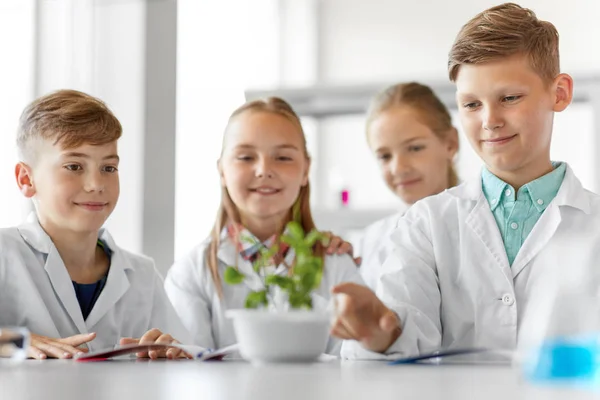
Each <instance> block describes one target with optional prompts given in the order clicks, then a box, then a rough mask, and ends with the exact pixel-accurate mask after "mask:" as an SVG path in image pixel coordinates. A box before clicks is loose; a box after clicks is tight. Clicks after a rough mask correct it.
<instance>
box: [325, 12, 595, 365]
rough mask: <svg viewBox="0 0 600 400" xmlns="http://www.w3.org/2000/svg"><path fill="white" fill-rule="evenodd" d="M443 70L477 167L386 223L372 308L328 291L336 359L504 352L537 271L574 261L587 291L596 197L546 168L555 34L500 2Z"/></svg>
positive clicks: (553, 165)
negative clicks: (336, 304) (334, 300)
mask: <svg viewBox="0 0 600 400" xmlns="http://www.w3.org/2000/svg"><path fill="white" fill-rule="evenodd" d="M448 69H449V75H450V79H451V80H452V81H454V82H455V83H456V88H457V93H456V98H457V104H458V109H459V116H460V119H461V123H462V125H463V128H464V130H465V133H466V135H467V137H468V139H469V141H470V143H471V146H472V147H473V148H474V150H475V151H476V152H477V154H478V155H479V157H480V158H481V159H482V160H483V161H484V163H485V168H483V170H482V174H481V176H479V177H478V178H477V179H474V180H473V181H470V182H466V183H464V184H462V185H460V186H458V187H456V188H453V189H450V190H447V191H445V192H443V193H441V194H439V195H436V196H432V197H429V198H427V199H424V200H422V201H420V202H418V203H416V204H415V205H413V206H412V207H411V209H410V210H409V211H408V212H407V214H406V215H405V216H404V217H403V218H402V219H400V220H399V222H398V227H397V229H396V231H395V232H394V234H393V235H392V237H391V240H392V242H393V244H394V246H395V250H394V252H393V254H392V255H391V256H390V257H389V258H388V259H387V261H386V262H385V263H384V266H383V273H382V275H381V277H380V280H379V284H378V288H377V294H378V296H379V298H378V297H376V296H375V295H374V294H373V293H371V292H369V291H368V290H365V289H363V288H360V287H357V286H354V285H351V284H347V285H340V286H338V287H337V288H335V289H334V292H337V293H341V294H343V295H342V300H341V301H340V309H339V312H340V314H339V316H338V318H337V320H336V321H335V323H334V326H333V328H332V329H333V332H334V334H336V335H337V336H339V337H342V338H344V339H351V340H350V341H347V342H345V343H344V347H343V350H342V354H343V356H345V357H348V358H380V357H390V358H392V357H400V356H410V355H417V354H420V353H424V352H428V351H431V350H436V349H439V348H440V347H443V348H464V347H485V348H496V349H513V348H514V347H515V346H516V344H517V337H518V332H519V328H520V326H521V324H522V322H523V315H524V310H526V308H527V305H528V303H529V302H530V301H531V299H532V298H533V295H532V293H533V289H534V288H535V287H536V285H540V282H541V280H542V278H543V277H544V276H545V274H548V273H549V269H548V265H549V263H552V264H557V265H564V266H565V268H569V267H571V266H570V265H569V261H571V260H572V259H573V257H574V256H575V255H576V256H577V260H578V261H579V262H578V263H577V264H578V268H579V267H581V268H583V269H584V270H581V271H584V272H585V271H588V272H589V273H587V274H586V273H583V274H581V275H580V276H586V285H585V287H586V288H594V287H595V288H596V289H597V287H598V286H599V285H600V282H597V281H598V280H600V278H599V277H598V274H595V273H592V272H593V270H594V267H595V265H596V261H597V259H598V256H599V254H598V251H597V250H596V249H598V247H599V246H598V244H600V229H599V228H600V198H599V196H597V195H595V194H593V193H590V192H588V191H586V190H585V189H584V188H583V187H582V185H581V183H580V182H579V180H578V179H577V178H576V176H575V174H574V172H573V171H572V170H571V168H570V167H569V166H568V165H567V164H566V163H564V162H553V161H551V160H550V142H551V136H552V125H553V118H554V113H556V112H560V111H563V110H564V109H566V108H567V106H568V105H569V103H570V102H571V99H572V93H573V80H572V79H571V77H570V76H569V75H567V74H563V73H560V69H559V53H558V33H557V31H556V29H555V28H554V26H553V25H552V24H551V23H549V22H546V21H540V20H539V19H538V18H537V17H536V15H535V13H534V12H533V11H531V10H529V9H526V8H522V7H520V6H518V5H516V4H512V3H507V4H503V5H500V6H497V7H493V8H490V9H488V10H485V11H484V12H482V13H480V14H478V15H477V16H475V17H474V18H473V19H472V20H471V21H469V22H468V23H467V24H466V25H464V26H463V28H462V29H461V31H460V33H459V34H458V36H457V38H456V41H455V43H454V45H453V46H452V49H451V51H450V55H449V62H448ZM564 249H576V252H574V253H569V252H564V251H563V250H564ZM563 257H564V259H563ZM585 268H587V270H585ZM569 271H570V270H566V271H565V273H569ZM581 271H580V272H581ZM578 276H579V275H578ZM590 282H591V284H590ZM380 299H381V300H380Z"/></svg>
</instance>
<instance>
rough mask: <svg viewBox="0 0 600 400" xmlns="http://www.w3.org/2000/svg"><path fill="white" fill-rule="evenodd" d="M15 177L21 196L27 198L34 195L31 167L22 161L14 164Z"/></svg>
mask: <svg viewBox="0 0 600 400" xmlns="http://www.w3.org/2000/svg"><path fill="white" fill-rule="evenodd" d="M15 178H16V179H17V185H19V190H20V191H21V193H22V194H23V196H25V197H27V198H28V199H30V198H32V197H33V196H34V195H35V186H34V184H33V176H32V173H31V168H30V167H29V166H28V165H27V164H25V163H24V162H19V163H18V164H17V165H16V166H15Z"/></svg>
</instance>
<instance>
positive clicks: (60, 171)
mask: <svg viewBox="0 0 600 400" xmlns="http://www.w3.org/2000/svg"><path fill="white" fill-rule="evenodd" d="M121 134H122V127H121V124H120V123H119V120H118V119H117V118H116V117H115V116H114V115H113V113H112V112H111V111H110V109H109V108H108V107H107V106H106V105H105V104H104V103H103V102H102V101H100V100H99V99H96V98H94V97H92V96H89V95H87V94H85V93H82V92H78V91H75V90H60V91H57V92H54V93H51V94H49V95H46V96H43V97H41V98H39V99H37V100H35V101H34V102H32V103H31V104H30V105H29V106H28V107H27V108H26V109H25V110H24V112H23V114H22V116H21V120H20V124H19V130H18V137H17V144H18V150H19V156H20V162H19V163H18V164H17V165H16V167H15V176H16V180H17V184H18V186H19V189H20V191H21V193H22V194H23V195H24V196H25V197H27V198H31V199H32V200H33V203H34V205H35V209H36V212H35V214H34V215H32V216H31V217H30V218H29V220H28V222H27V223H25V224H23V225H20V226H18V227H13V228H6V229H0V326H25V327H27V328H29V330H30V331H31V332H32V340H31V346H30V349H29V356H30V357H33V358H38V359H43V358H47V357H53V358H71V357H73V356H74V355H77V354H78V353H82V352H85V351H88V350H100V349H104V348H107V347H112V346H115V345H117V344H119V343H121V344H130V343H134V342H138V341H139V342H141V343H152V342H158V343H172V342H175V339H174V338H173V337H172V336H171V334H173V336H174V337H175V338H177V339H179V340H182V341H188V340H189V334H188V333H187V331H186V330H185V328H184V327H183V325H182V323H181V321H180V320H179V318H178V317H177V314H176V313H175V311H174V309H173V307H172V306H171V304H170V302H169V300H168V298H167V296H166V293H165V291H164V289H163V282H162V278H161V277H160V275H159V274H158V272H157V270H156V269H155V267H154V263H153V261H152V260H151V259H149V258H146V257H143V256H140V255H136V254H133V253H130V252H128V251H126V250H123V249H121V248H120V247H118V246H117V245H116V243H115V242H114V240H113V239H112V237H111V236H110V234H109V233H108V231H106V229H104V228H102V226H103V224H104V223H105V222H106V220H107V219H108V217H109V216H110V214H111V212H112V211H113V210H114V208H115V205H116V203H117V200H118V198H119V175H118V167H119V156H118V152H117V140H118V139H119V138H120V137H121ZM163 332H168V333H163ZM146 355H149V356H150V357H151V358H156V357H159V356H161V357H169V358H173V357H178V356H180V355H181V352H180V351H179V350H176V349H174V348H171V349H169V350H168V351H166V352H164V351H163V352H157V351H151V352H150V353H149V354H140V356H146Z"/></svg>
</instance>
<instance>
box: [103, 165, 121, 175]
mask: <svg viewBox="0 0 600 400" xmlns="http://www.w3.org/2000/svg"><path fill="white" fill-rule="evenodd" d="M103 170H104V172H108V173H111V174H112V173H114V172H117V171H118V170H119V169H118V168H117V167H115V166H113V165H107V166H105V167H104V168H103Z"/></svg>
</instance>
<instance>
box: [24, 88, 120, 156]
mask: <svg viewBox="0 0 600 400" xmlns="http://www.w3.org/2000/svg"><path fill="white" fill-rule="evenodd" d="M122 131H123V129H122V127H121V123H120V122H119V120H118V119H117V118H116V117H115V116H114V114H113V113H112V111H110V109H109V108H108V107H107V106H106V104H104V102H103V101H101V100H99V99H97V98H95V97H93V96H90V95H88V94H85V93H82V92H79V91H76V90H59V91H56V92H53V93H50V94H47V95H45V96H42V97H40V98H38V99H36V100H34V101H33V102H32V103H31V104H29V105H28V106H27V107H26V108H25V110H23V113H22V114H21V119H20V120H19V128H18V131H17V147H18V150H19V156H20V157H21V158H22V159H23V160H30V159H32V158H34V157H35V142H37V141H39V140H52V141H53V144H54V145H60V146H61V147H62V148H64V149H72V148H76V147H79V146H81V145H83V144H91V145H102V144H107V143H110V142H113V141H115V140H117V139H119V138H120V137H121V134H122Z"/></svg>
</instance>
